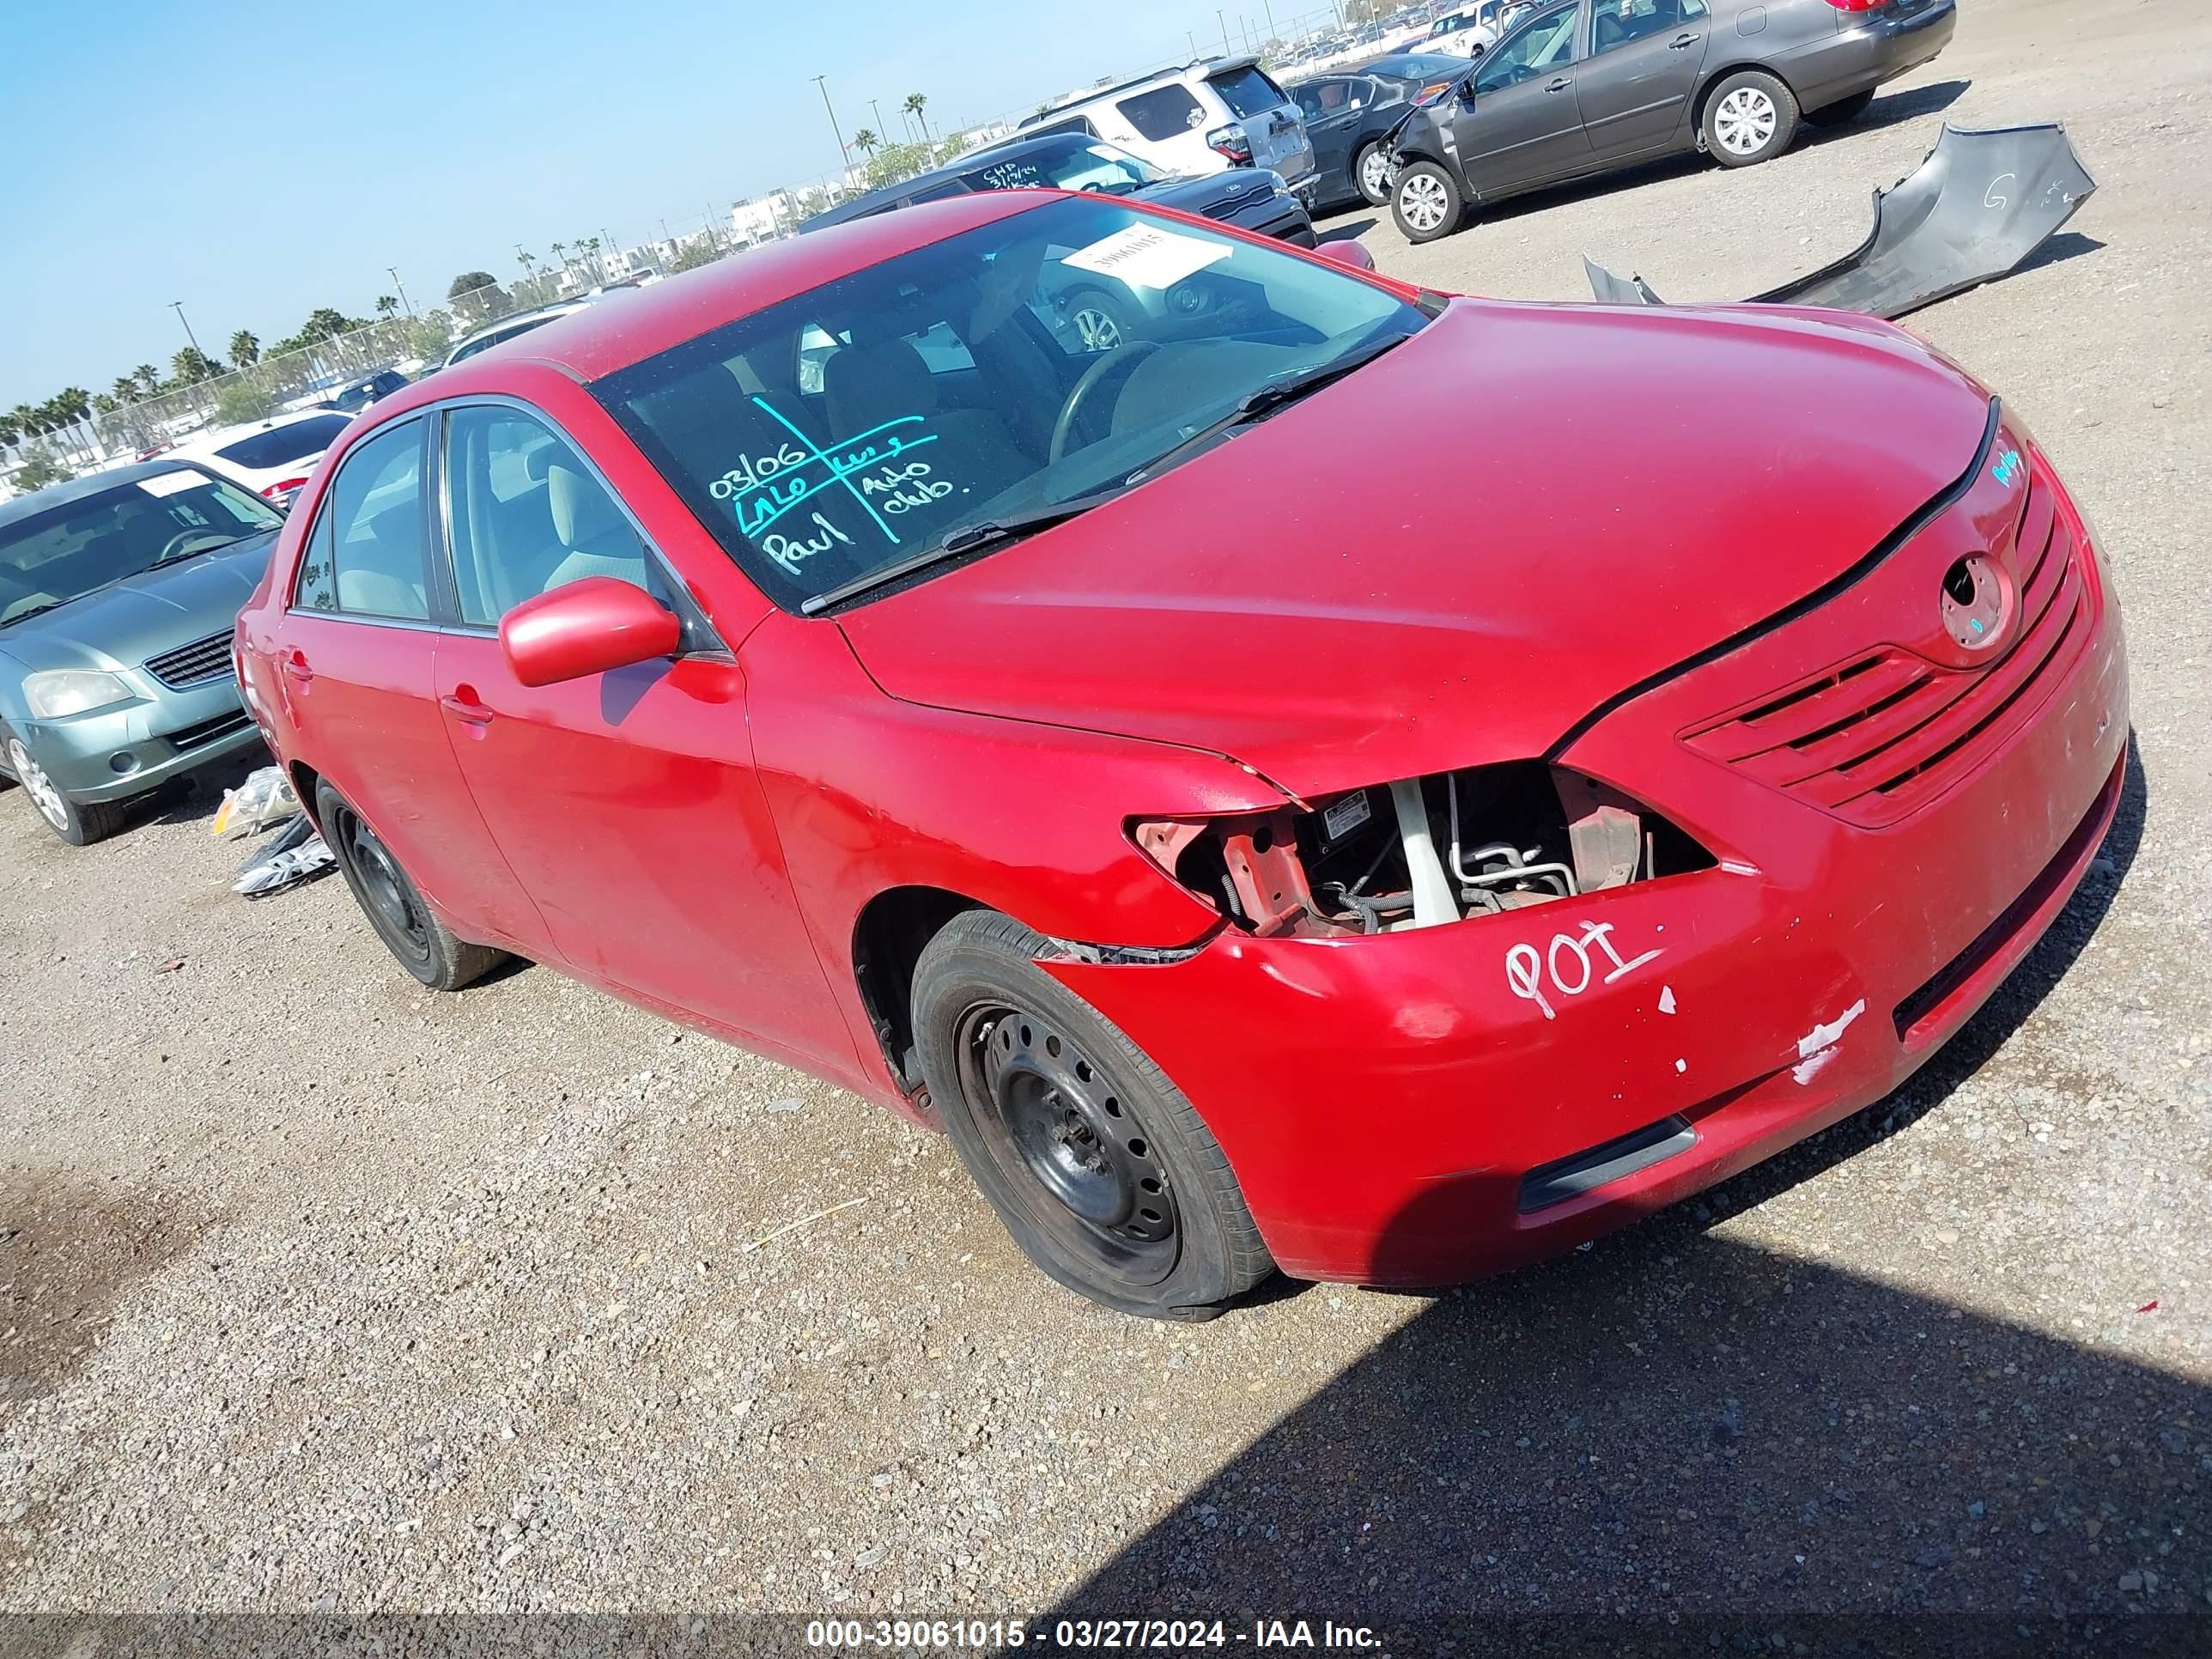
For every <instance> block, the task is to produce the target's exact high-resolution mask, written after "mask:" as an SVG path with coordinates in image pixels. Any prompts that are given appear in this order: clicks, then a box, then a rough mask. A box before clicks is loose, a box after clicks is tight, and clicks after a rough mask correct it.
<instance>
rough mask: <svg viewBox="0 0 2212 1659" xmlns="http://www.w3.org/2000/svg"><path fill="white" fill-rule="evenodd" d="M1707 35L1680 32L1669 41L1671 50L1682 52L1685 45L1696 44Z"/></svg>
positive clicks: (1668, 46) (1668, 45) (1668, 47)
mask: <svg viewBox="0 0 2212 1659" xmlns="http://www.w3.org/2000/svg"><path fill="white" fill-rule="evenodd" d="M1704 39H1705V36H1704V35H1702V34H1678V35H1676V36H1675V37H1674V39H1673V40H1669V41H1668V43H1667V49H1668V51H1669V52H1680V51H1681V50H1682V49H1683V48H1684V47H1685V46H1696V45H1697V44H1698V42H1699V41H1700V40H1704Z"/></svg>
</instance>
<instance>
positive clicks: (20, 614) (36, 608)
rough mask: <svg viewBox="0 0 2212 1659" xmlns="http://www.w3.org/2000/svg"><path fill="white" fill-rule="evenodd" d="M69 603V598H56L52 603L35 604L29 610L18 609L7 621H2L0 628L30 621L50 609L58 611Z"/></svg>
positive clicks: (43, 614)
mask: <svg viewBox="0 0 2212 1659" xmlns="http://www.w3.org/2000/svg"><path fill="white" fill-rule="evenodd" d="M68 603H69V601H68V600H67V599H56V600H55V601H54V602H53V603H52V605H33V606H32V607H31V608H30V609H29V610H28V611H17V612H16V613H15V615H14V616H12V617H9V618H8V620H7V621H5V622H0V628H13V627H14V626H15V624H16V623H20V622H28V621H30V620H31V618H32V617H43V616H45V615H46V612H47V611H58V610H60V609H61V608H62V607H63V606H64V605H67V604H68Z"/></svg>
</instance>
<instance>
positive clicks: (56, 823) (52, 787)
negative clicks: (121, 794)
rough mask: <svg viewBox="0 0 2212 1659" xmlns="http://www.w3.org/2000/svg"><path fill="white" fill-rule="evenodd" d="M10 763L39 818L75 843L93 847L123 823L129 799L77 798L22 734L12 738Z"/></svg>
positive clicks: (70, 842)
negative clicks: (66, 791) (63, 787)
mask: <svg viewBox="0 0 2212 1659" xmlns="http://www.w3.org/2000/svg"><path fill="white" fill-rule="evenodd" d="M8 767H9V770H10V771H12V772H14V773H15V781H17V782H18V783H20V784H21V785H22V786H23V793H24V795H25V797H26V798H27V799H28V800H29V801H30V803H31V805H33V807H35V808H36V809H37V811H38V814H39V822H40V823H43V824H45V825H46V828H47V829H51V830H52V831H53V832H54V834H55V835H56V836H58V837H59V838H60V839H61V840H63V841H65V842H68V843H69V844H70V846H72V847H89V846H91V845H92V844H93V843H94V842H96V841H106V839H107V838H108V837H109V836H112V835H113V834H114V833H115V832H116V831H117V830H118V829H121V828H122V827H123V823H124V818H125V803H124V802H122V801H118V800H89V801H75V800H71V799H70V798H69V797H68V796H67V795H65V794H64V793H62V790H61V786H60V785H59V784H58V783H56V782H55V781H53V780H52V778H50V777H48V776H47V775H46V769H45V768H44V767H42V766H40V764H39V762H38V757H36V756H34V755H33V754H32V753H31V751H30V750H27V749H26V748H25V747H24V746H23V740H22V739H21V738H18V737H15V736H12V735H11V736H10V737H9V738H8Z"/></svg>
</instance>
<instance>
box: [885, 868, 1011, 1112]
mask: <svg viewBox="0 0 2212 1659" xmlns="http://www.w3.org/2000/svg"><path fill="white" fill-rule="evenodd" d="M985 908H988V907H987V906H986V905H985V904H983V903H982V902H981V901H980V900H978V899H972V898H969V896H967V895H966V894H964V893H955V892H951V891H949V890H946V889H945V888H942V887H893V888H890V889H887V890H885V891H884V892H880V893H878V894H877V895H876V896H875V897H873V898H872V899H870V900H869V901H868V902H867V903H866V906H864V907H863V908H862V909H861V911H860V920H859V921H856V922H854V924H853V975H854V979H856V980H857V981H859V983H860V1006H861V1007H862V1008H864V1009H865V1010H866V1012H867V1016H868V1024H870V1025H872V1026H873V1027H874V1028H875V1033H876V1040H877V1041H878V1042H880V1043H881V1044H882V1045H883V1049H884V1060H885V1061H887V1062H888V1063H889V1065H890V1068H891V1075H892V1076H893V1077H894V1078H896V1079H897V1080H898V1082H899V1085H900V1086H901V1087H902V1088H904V1089H906V1090H907V1091H908V1092H912V1091H915V1090H916V1089H919V1088H920V1087H921V1082H922V1079H921V1068H920V1066H918V1065H917V1064H916V1063H915V1045H914V965H915V963H917V962H919V961H920V960H921V952H922V949H923V947H924V946H926V945H927V944H928V943H929V941H930V940H931V939H934V938H936V937H937V935H938V933H939V930H940V929H942V928H943V927H944V926H945V923H946V922H948V921H951V920H952V918H953V917H955V916H957V915H959V914H960V913H961V912H962V911H963V910H981V909H985Z"/></svg>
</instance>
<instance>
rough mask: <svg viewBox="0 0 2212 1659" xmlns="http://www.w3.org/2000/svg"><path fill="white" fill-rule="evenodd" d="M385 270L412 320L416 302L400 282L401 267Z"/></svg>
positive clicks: (518, 248) (405, 286)
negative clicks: (410, 297) (408, 295)
mask: <svg viewBox="0 0 2212 1659" xmlns="http://www.w3.org/2000/svg"><path fill="white" fill-rule="evenodd" d="M514 251H515V252H517V253H520V252H522V249H521V248H520V246H517V247H516V249H515V250H514ZM384 269H385V270H386V271H387V272H388V273H390V275H391V277H392V287H394V288H396V289H398V290H399V303H400V304H401V305H403V306H405V307H407V314H408V316H409V317H410V318H412V317H413V316H414V315H415V302H414V301H412V300H410V299H409V298H408V297H407V284H406V283H403V282H401V281H400V280H399V267H398V265H386V266H385V268H384Z"/></svg>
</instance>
